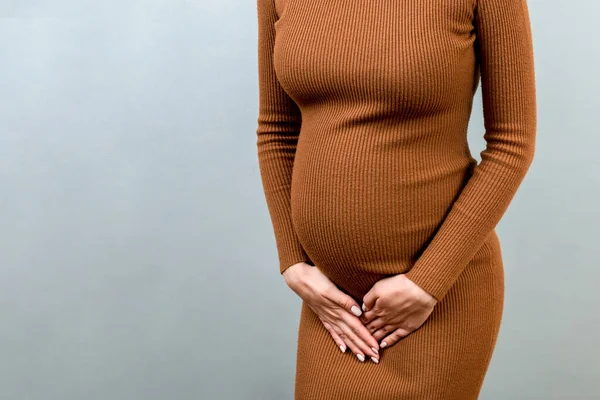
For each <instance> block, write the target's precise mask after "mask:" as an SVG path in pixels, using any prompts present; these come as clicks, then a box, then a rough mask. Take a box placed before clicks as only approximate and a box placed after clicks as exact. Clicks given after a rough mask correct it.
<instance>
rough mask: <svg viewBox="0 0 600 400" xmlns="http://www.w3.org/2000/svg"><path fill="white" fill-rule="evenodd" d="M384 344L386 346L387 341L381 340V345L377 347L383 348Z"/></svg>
mask: <svg viewBox="0 0 600 400" xmlns="http://www.w3.org/2000/svg"><path fill="white" fill-rule="evenodd" d="M385 346H387V343H386V342H381V345H380V346H379V347H381V348H383V347H385Z"/></svg>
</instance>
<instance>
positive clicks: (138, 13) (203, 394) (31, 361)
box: [0, 0, 600, 400]
mask: <svg viewBox="0 0 600 400" xmlns="http://www.w3.org/2000/svg"><path fill="white" fill-rule="evenodd" d="M255 4H256V2H255V0H251V1H248V2H240V1H233V0H144V1H142V0H127V1H116V0H105V1H97V0H94V1H91V0H85V1H84V0H77V1H75V0H55V1H49V0H46V1H33V0H29V1H27V0H8V1H7V0H4V1H2V3H1V5H0V18H1V19H0V184H1V186H0V224H1V229H0V317H1V321H2V322H1V325H0V398H1V399H2V400H12V399H18V400H21V399H27V400H29V399H36V400H42V399H43V400H54V399H56V400H70V399H90V400H96V399H102V400H104V399H111V400H117V399H128V400H129V399H177V400H180V399H181V400H187V399H218V400H221V399H257V400H258V399H277V400H281V399H291V398H292V393H293V379H294V368H295V344H296V333H297V323H298V316H299V306H300V300H299V298H298V297H297V296H296V295H295V294H294V293H293V292H292V291H291V290H290V289H288V288H287V286H286V285H285V282H284V280H283V278H282V277H281V276H280V275H279V272H278V267H277V256H276V252H275V242H274V238H273V236H272V231H271V226H270V221H269V217H268V214H267V208H266V204H265V202H264V198H263V193H262V191H261V186H260V180H259V173H258V166H257V159H256V148H255V140H256V138H255V129H256V116H257V100H258V98H257V81H256V78H257V72H256V14H255V12H256V9H255ZM529 7H530V13H531V19H532V26H533V31H534V40H535V53H536V75H537V87H538V109H539V117H538V140H537V154H536V159H535V161H534V163H533V165H532V167H531V169H530V171H529V173H528V175H527V177H526V178H525V180H524V182H523V185H522V187H521V188H520V190H519V192H518V193H517V195H516V197H515V199H514V201H513V203H512V204H511V206H510V207H509V210H508V212H507V213H506V214H505V216H504V218H503V219H502V221H501V222H500V224H499V226H498V233H499V236H500V240H501V242H502V245H503V256H504V260H505V270H506V285H507V288H506V306H505V312H504V318H503V325H502V328H501V332H500V336H499V339H498V344H497V347H496V351H495V353H494V358H493V360H492V363H491V366H490V369H489V372H488V376H487V378H486V381H485V383H484V388H483V391H482V395H481V398H482V399H487V400H492V399H499V400H500V399H513V400H514V399H598V398H600V387H599V386H598V384H597V383H598V378H599V377H600V365H599V362H598V360H599V358H600V346H598V338H599V337H600V318H599V312H598V304H599V301H600V291H599V290H598V279H599V278H600V265H599V261H600V255H599V253H598V249H599V244H598V239H600V226H599V223H598V222H599V218H598V217H599V214H600V211H599V208H598V205H599V204H600V161H599V157H598V146H600V134H599V128H598V127H600V112H599V110H600V97H599V96H598V89H599V78H598V74H597V73H598V71H599V70H600V50H599V48H598V39H599V34H598V23H597V15H598V13H600V2H598V1H597V0H588V1H583V0H579V1H573V2H564V1H559V0H529ZM469 135H470V141H471V144H472V153H473V154H474V156H475V157H477V158H479V151H481V150H482V149H483V146H484V141H483V138H482V135H483V121H482V110H481V99H480V93H479V92H478V94H477V98H476V105H475V107H474V110H473V116H472V121H471V125H470V133H469ZM333 345H334V344H333V342H332V346H333Z"/></svg>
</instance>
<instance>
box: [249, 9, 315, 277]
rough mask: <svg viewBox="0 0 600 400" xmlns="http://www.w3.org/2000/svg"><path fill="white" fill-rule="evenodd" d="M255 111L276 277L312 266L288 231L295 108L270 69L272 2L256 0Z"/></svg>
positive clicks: (296, 130)
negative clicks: (296, 267)
mask: <svg viewBox="0 0 600 400" xmlns="http://www.w3.org/2000/svg"><path fill="white" fill-rule="evenodd" d="M257 15H258V86H259V110H258V128H257V130H256V135H257V142H256V144H257V150H258V163H259V169H260V175H261V180H262V185H263V189H264V193H265V198H266V202H267V206H268V210H269V214H270V218H271V223H272V227H273V231H274V234H275V242H276V246H277V252H278V257H279V269H280V273H283V272H284V271H285V270H286V269H287V268H288V267H290V266H291V265H293V264H296V263H298V262H302V261H304V262H307V263H311V264H312V261H311V260H310V258H309V257H308V255H307V254H306V252H305V251H304V249H303V247H302V245H301V244H300V242H299V240H298V238H297V236H296V232H295V230H294V227H293V225H292V219H291V212H290V200H291V194H290V188H291V179H292V168H293V164H294V157H295V154H296V145H297V142H298V135H299V133H300V126H301V122H302V118H301V114H300V110H299V108H298V106H297V104H296V103H295V102H294V101H293V100H292V99H291V98H290V97H289V96H288V95H287V93H286V92H285V91H284V90H283V88H282V87H281V85H280V84H279V81H278V80H277V77H276V75H275V70H274V66H273V49H274V41H275V28H274V24H275V22H276V21H277V18H278V16H277V12H276V10H275V5H274V0H257Z"/></svg>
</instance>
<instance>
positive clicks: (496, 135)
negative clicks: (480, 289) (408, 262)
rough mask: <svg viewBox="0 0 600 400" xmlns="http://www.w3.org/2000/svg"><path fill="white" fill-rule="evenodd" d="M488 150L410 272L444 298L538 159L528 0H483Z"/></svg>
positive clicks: (480, 31)
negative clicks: (535, 157) (534, 157)
mask: <svg viewBox="0 0 600 400" xmlns="http://www.w3.org/2000/svg"><path fill="white" fill-rule="evenodd" d="M477 1H478V4H477V5H476V12H475V21H474V22H475V24H474V26H475V31H476V41H475V43H476V44H475V49H476V55H477V59H478V61H479V67H480V69H479V71H480V73H481V93H482V102H483V114H484V115H483V116H484V127H485V133H484V138H485V140H486V148H485V149H484V150H483V151H482V152H481V153H480V154H481V162H480V163H479V164H478V165H477V166H476V167H475V168H474V171H473V174H472V176H471V177H470V178H469V180H468V182H467V183H466V185H465V186H464V188H463V190H462V191H461V193H460V194H459V196H458V198H457V199H456V201H455V202H454V204H453V205H452V207H451V209H450V211H449V213H448V214H447V215H446V218H445V219H444V221H443V222H442V224H441V226H440V227H439V229H438V230H437V231H436V233H435V235H434V236H433V238H432V239H431V241H430V242H429V244H428V245H427V247H426V248H425V250H424V251H423V252H422V253H421V254H420V256H419V258H418V259H417V260H416V261H415V263H414V265H413V266H412V268H411V269H410V270H409V271H408V272H407V273H406V276H407V277H408V278H409V279H411V280H412V281H413V282H415V283H416V284H417V285H419V286H420V287H422V288H423V289H425V290H426V291H427V292H429V293H430V294H431V295H433V296H434V297H436V298H437V299H438V300H441V299H442V298H443V297H444V296H445V295H446V293H447V292H448V290H449V289H450V288H451V286H452V285H453V284H454V283H455V282H456V280H457V279H458V276H459V275H460V274H461V272H462V271H463V270H464V268H465V267H466V265H467V264H468V263H469V261H470V260H471V259H472V257H473V256H474V255H475V253H476V252H477V250H478V249H479V248H480V247H481V246H482V245H483V243H484V242H485V239H486V238H487V236H488V235H489V234H490V233H491V232H492V230H493V229H494V228H495V227H496V225H497V223H498V222H499V221H500V219H501V217H502V216H503V214H504V213H505V211H506V210H507V209H508V206H509V204H510V202H511V200H512V199H513V197H514V195H515V194H516V191H517V189H518V187H519V186H520V184H521V182H522V180H523V179H524V177H525V175H526V173H527V171H528V169H529V166H530V164H531V163H532V160H533V155H534V148H535V135H536V93H535V76H534V60H533V43H532V34H531V26H530V20H529V11H528V5H527V2H526V0H477Z"/></svg>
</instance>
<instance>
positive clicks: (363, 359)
mask: <svg viewBox="0 0 600 400" xmlns="http://www.w3.org/2000/svg"><path fill="white" fill-rule="evenodd" d="M356 357H358V359H359V360H360V361H365V356H363V355H362V354H357V355H356Z"/></svg>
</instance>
